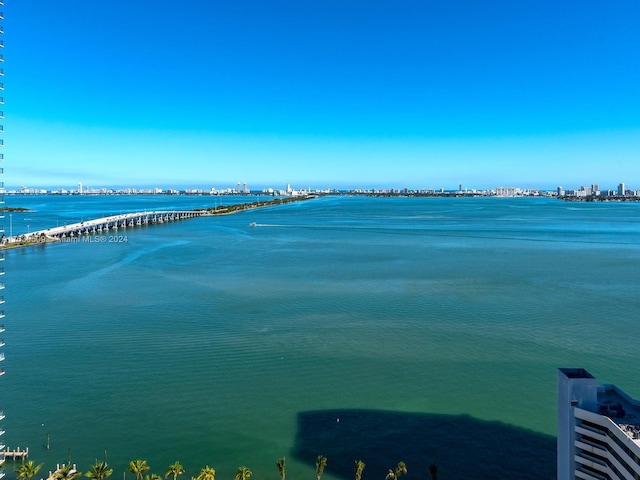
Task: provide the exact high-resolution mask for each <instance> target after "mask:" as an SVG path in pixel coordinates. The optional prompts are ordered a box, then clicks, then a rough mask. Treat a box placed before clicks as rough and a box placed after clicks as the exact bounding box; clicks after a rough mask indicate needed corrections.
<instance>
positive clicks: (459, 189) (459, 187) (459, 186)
mask: <svg viewBox="0 0 640 480" xmlns="http://www.w3.org/2000/svg"><path fill="white" fill-rule="evenodd" d="M458 191H459V192H461V191H462V184H460V185H458Z"/></svg>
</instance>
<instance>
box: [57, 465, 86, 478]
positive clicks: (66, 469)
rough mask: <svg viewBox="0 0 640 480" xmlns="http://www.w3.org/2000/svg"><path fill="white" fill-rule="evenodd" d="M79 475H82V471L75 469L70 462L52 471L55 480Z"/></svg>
mask: <svg viewBox="0 0 640 480" xmlns="http://www.w3.org/2000/svg"><path fill="white" fill-rule="evenodd" d="M80 475H82V472H79V471H78V470H76V468H75V465H71V464H70V463H65V464H64V465H62V466H61V467H60V468H58V469H57V470H56V471H55V472H53V478H55V479H56V480H73V479H74V478H77V477H79V476H80Z"/></svg>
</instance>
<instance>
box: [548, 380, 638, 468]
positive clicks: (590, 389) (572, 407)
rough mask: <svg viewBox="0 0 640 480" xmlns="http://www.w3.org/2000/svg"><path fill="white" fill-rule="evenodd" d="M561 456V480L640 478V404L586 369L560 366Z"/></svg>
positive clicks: (558, 451)
mask: <svg viewBox="0 0 640 480" xmlns="http://www.w3.org/2000/svg"><path fill="white" fill-rule="evenodd" d="M557 460H558V476H557V478H558V480H574V479H585V480H614V479H616V480H618V479H619V480H623V479H624V480H638V479H640V402H638V401H637V400H634V399H632V398H631V397H629V396H628V395H627V394H625V393H624V392H623V391H621V390H620V389H619V388H618V387H616V386H615V385H601V386H598V384H597V381H596V379H595V378H594V377H593V376H592V375H591V374H590V373H589V372H587V371H586V370H585V369H583V368H561V369H558V450H557Z"/></svg>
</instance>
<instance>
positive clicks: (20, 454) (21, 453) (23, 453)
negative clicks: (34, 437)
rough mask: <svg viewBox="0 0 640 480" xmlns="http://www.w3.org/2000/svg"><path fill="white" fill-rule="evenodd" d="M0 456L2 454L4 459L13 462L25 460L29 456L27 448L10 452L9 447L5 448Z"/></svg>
mask: <svg viewBox="0 0 640 480" xmlns="http://www.w3.org/2000/svg"><path fill="white" fill-rule="evenodd" d="M0 454H2V456H3V457H4V458H5V459H7V458H10V459H12V460H15V459H16V458H27V457H28V456H29V447H27V448H25V449H24V450H20V447H18V448H16V449H15V450H10V449H9V447H7V449H6V450H3V451H2V452H0Z"/></svg>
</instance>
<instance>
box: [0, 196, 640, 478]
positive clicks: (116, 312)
mask: <svg viewBox="0 0 640 480" xmlns="http://www.w3.org/2000/svg"><path fill="white" fill-rule="evenodd" d="M242 200H243V199H240V198H235V199H233V198H231V199H225V202H228V203H230V202H234V201H242ZM216 202H220V200H219V199H218V200H216V198H214V197H159V196H150V197H45V196H43V197H7V198H6V203H7V205H8V206H24V207H31V208H33V209H34V210H36V211H35V212H31V213H24V214H23V213H14V214H13V215H12V217H11V220H10V221H11V225H12V228H13V233H14V234H16V233H21V232H26V231H27V229H29V230H30V231H33V230H35V229H38V228H48V227H51V226H56V225H62V224H64V223H73V222H77V221H82V220H86V219H89V218H94V217H98V216H103V215H106V214H112V213H120V212H129V211H136V210H149V209H167V208H178V209H188V208H193V207H197V206H203V205H208V206H213V205H214V204H215V203H216ZM250 222H256V223H257V224H258V226H257V227H250V226H249V223H250ZM8 226H9V219H8V216H7V219H6V220H5V229H6V230H7V231H8ZM119 233H123V232H119ZM123 234H124V235H126V236H127V242H120V243H77V244H50V245H46V246H35V247H30V248H24V249H19V250H11V251H8V252H6V257H7V258H6V261H5V269H6V270H7V272H8V273H7V276H6V279H5V280H6V285H7V288H6V290H5V297H6V299H7V303H6V305H5V307H6V308H5V310H6V314H7V317H6V319H5V325H6V332H5V333H4V338H5V341H6V347H5V348H4V351H5V352H6V360H5V362H4V367H5V369H6V371H7V373H6V374H5V375H4V376H3V377H2V379H1V380H0V406H1V408H2V410H4V412H5V414H6V419H5V420H4V422H3V426H4V428H5V429H6V431H7V433H6V434H5V436H4V437H3V439H4V443H6V444H7V445H9V446H10V447H16V446H21V447H26V446H28V447H29V449H30V452H31V453H30V458H31V459H33V460H35V461H36V462H44V463H45V466H44V467H43V473H45V475H46V470H50V469H52V468H55V464H56V463H63V462H66V461H67V458H68V456H69V455H70V456H71V460H72V462H75V463H78V466H79V467H80V468H81V469H83V470H85V471H86V470H87V469H88V467H89V465H90V463H92V462H93V460H94V459H96V458H98V459H102V458H103V455H104V452H105V450H106V451H107V455H108V460H109V462H110V463H111V464H112V465H113V466H114V468H115V473H114V477H115V476H116V475H122V474H123V472H124V470H125V469H126V466H127V465H128V463H129V461H130V460H132V459H136V458H143V459H147V461H148V463H149V464H150V465H151V472H157V473H160V474H163V475H164V472H165V471H166V468H167V466H168V465H169V464H170V463H173V462H174V461H176V460H179V461H180V462H181V463H182V464H183V465H184V466H185V467H186V469H187V475H185V477H190V476H191V475H196V474H197V473H198V471H199V470H200V468H202V467H203V466H205V465H207V464H208V465H211V466H213V467H215V468H216V470H217V472H218V478H219V479H228V480H230V479H232V478H233V475H234V473H235V470H236V468H237V467H238V466H240V465H246V466H248V467H249V468H251V469H252V470H253V471H254V474H255V478H261V479H272V480H276V479H277V478H279V477H278V471H277V468H276V466H275V461H276V460H277V459H278V458H280V457H283V456H284V457H286V458H287V466H288V478H290V479H303V478H307V479H314V478H315V457H316V455H317V454H324V455H326V456H327V457H328V458H329V463H328V466H327V470H326V473H325V477H326V478H327V479H334V480H335V479H348V478H352V466H353V461H354V460H355V459H362V460H364V461H365V463H366V464H367V467H366V469H365V472H364V475H363V479H364V480H369V479H371V480H374V479H382V478H384V475H385V474H386V471H387V469H388V468H391V467H393V466H394V465H395V464H396V463H397V462H398V461H401V460H403V461H405V462H406V463H407V465H408V468H409V475H408V477H407V478H408V479H411V478H415V479H418V478H428V474H427V467H428V465H429V464H431V463H436V464H437V465H438V466H439V478H441V479H444V480H447V479H458V478H466V479H469V478H471V479H474V478H478V479H480V478H531V479H534V478H536V479H540V478H549V479H551V478H554V475H555V438H554V436H555V401H556V398H555V375H556V368H557V367H560V366H565V367H574V366H579V367H585V368H587V369H588V370H590V371H591V372H592V373H593V374H594V375H595V376H596V377H597V378H598V379H599V380H600V381H603V382H606V383H617V384H619V385H620V386H621V387H622V388H623V389H625V390H626V391H627V392H628V393H630V394H632V395H634V396H636V397H640V382H638V379H637V372H638V371H640V356H639V355H638V354H637V349H638V346H637V339H638V338H640V322H638V315H639V314H638V312H640V297H639V296H638V292H639V291H640V276H639V275H638V272H640V204H605V203H595V204H586V203H580V204H579V203H564V202H560V201H557V200H553V199H500V198H479V199H409V198H396V199H377V198H358V197H356V198H349V197H327V198H322V199H316V200H313V201H308V202H299V203H295V204H291V205H287V206H283V207H277V208H265V209H261V210H254V211H250V212H244V213H239V214H235V215H230V216H224V217H203V218H198V219H192V220H187V221H182V222H177V223H172V224H165V225H157V226H149V227H139V228H136V229H129V230H127V231H126V233H123ZM47 435H49V436H50V449H49V450H47V449H46V448H45V444H46V440H47ZM6 471H7V472H8V474H9V477H10V478H11V477H12V476H13V475H14V474H13V469H12V465H11V463H8V464H7V467H6ZM127 478H129V479H131V478H132V475H131V474H127Z"/></svg>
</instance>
